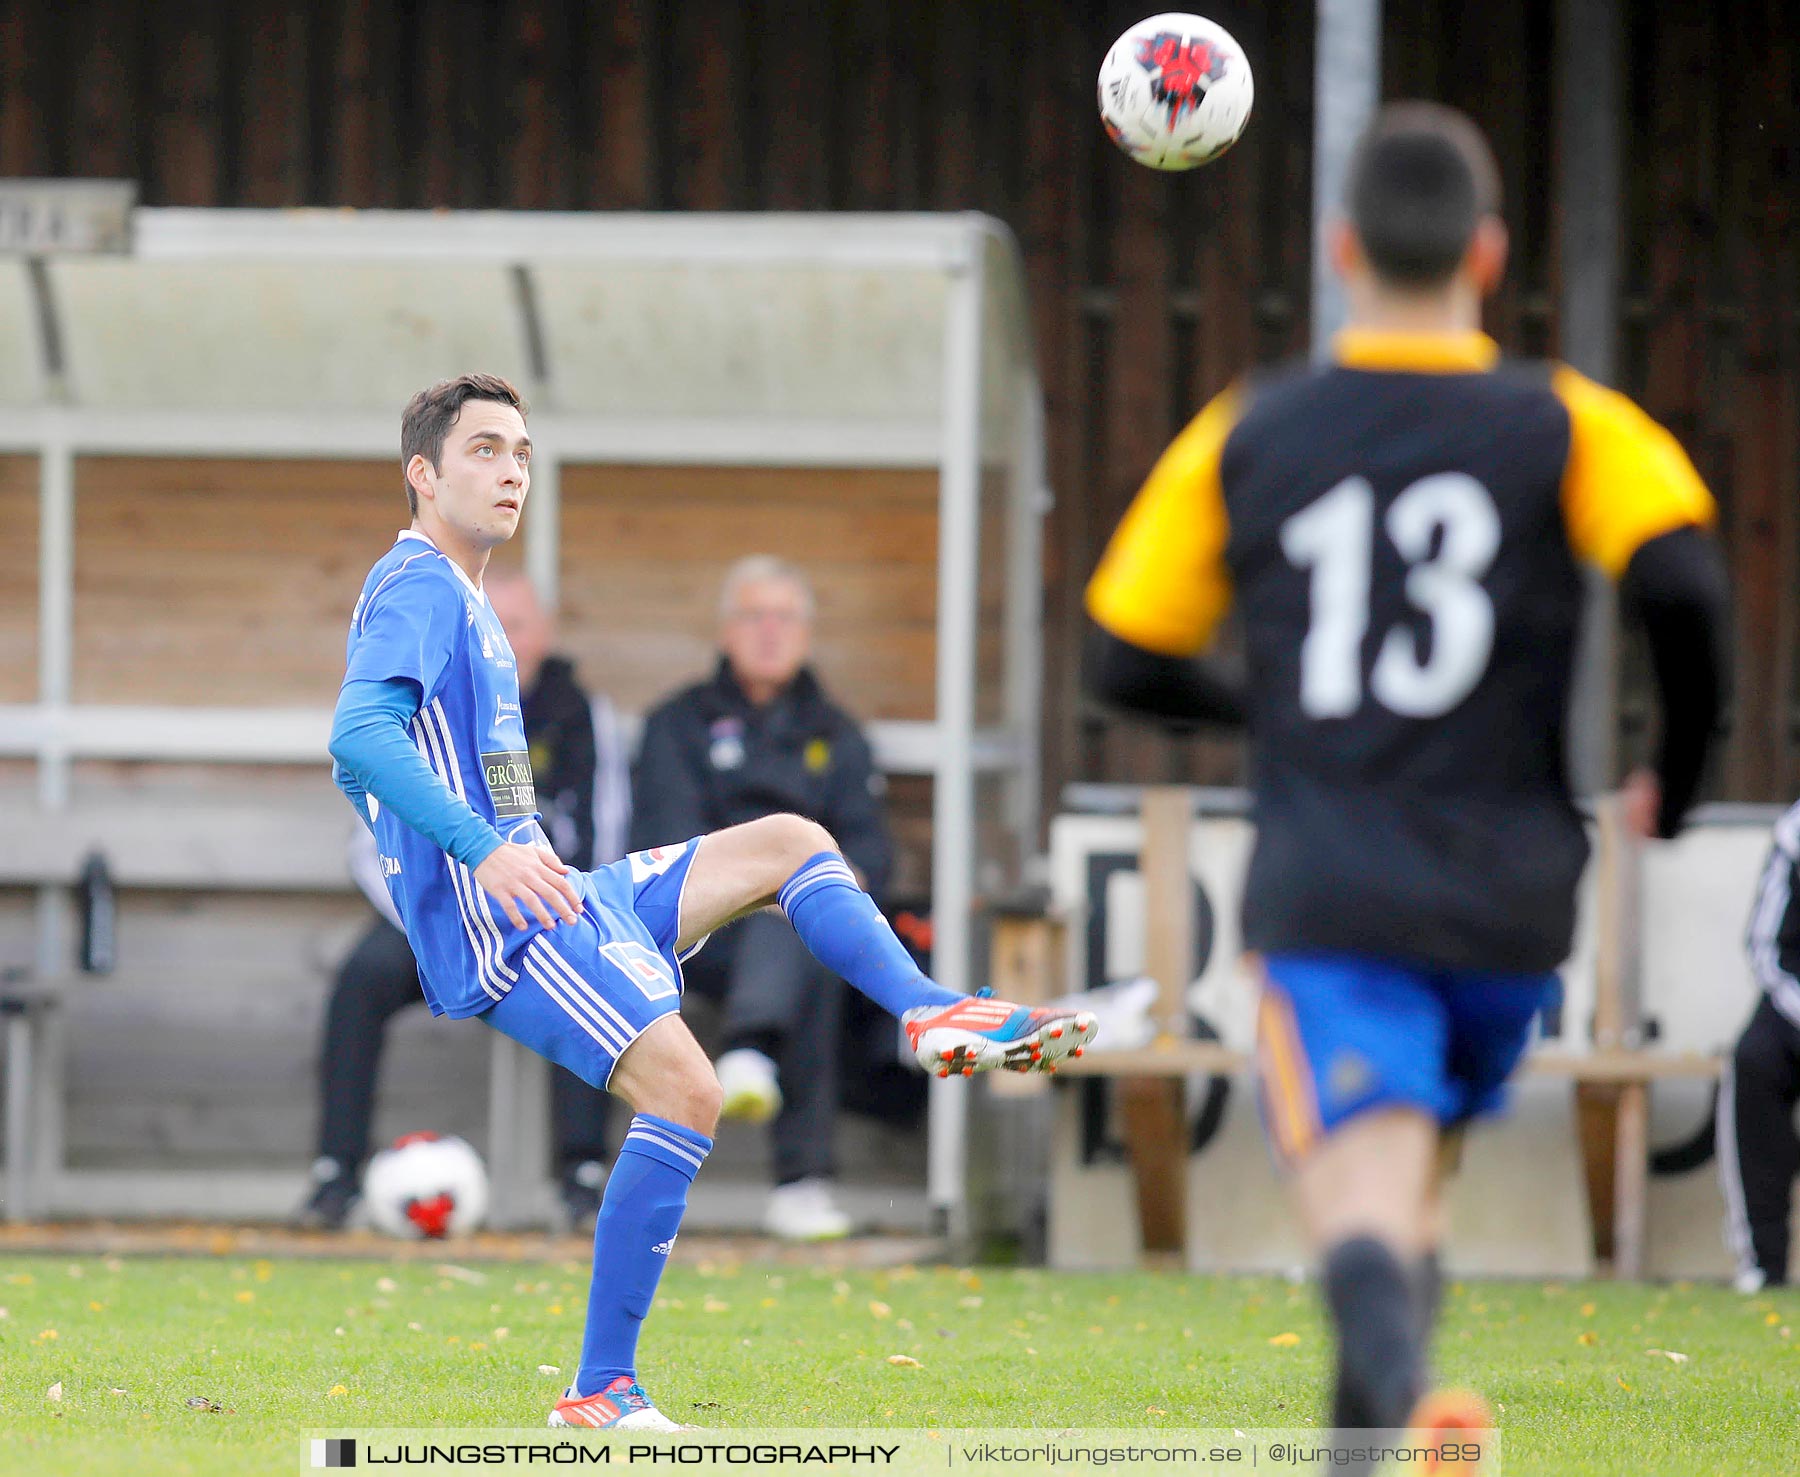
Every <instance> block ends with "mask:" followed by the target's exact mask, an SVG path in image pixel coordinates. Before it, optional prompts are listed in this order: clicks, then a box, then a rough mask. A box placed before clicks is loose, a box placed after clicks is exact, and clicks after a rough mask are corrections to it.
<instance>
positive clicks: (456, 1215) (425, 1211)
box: [363, 1133, 488, 1241]
mask: <svg viewBox="0 0 1800 1477" xmlns="http://www.w3.org/2000/svg"><path fill="white" fill-rule="evenodd" d="M363 1203H364V1204H365V1205H366V1206H367V1207H368V1210H369V1219H370V1220H371V1221H372V1222H373V1223H374V1225H375V1228H376V1229H377V1230H379V1231H385V1232H387V1234H388V1235H390V1236H402V1237H405V1238H407V1239H409V1240H413V1241H416V1240H418V1239H420V1238H421V1237H428V1238H431V1239H434V1240H435V1239H438V1238H441V1237H444V1236H460V1235H462V1234H464V1233H465V1232H467V1231H473V1230H475V1229H476V1227H478V1226H479V1225H480V1224H481V1221H482V1217H484V1216H485V1215H486V1214H487V1207H488V1177H487V1169H486V1168H485V1167H484V1166H483V1164H482V1162H481V1156H480V1155H479V1154H477V1153H476V1152H475V1150H474V1149H473V1148H472V1147H470V1145H469V1144H468V1142H467V1141H466V1140H464V1139H459V1138H456V1137H453V1136H446V1137H443V1138H439V1137H438V1135H436V1134H435V1133H409V1134H406V1135H405V1136H404V1137H402V1138H397V1139H395V1140H394V1147H393V1148H391V1149H383V1150H382V1151H381V1152H380V1153H379V1154H377V1155H376V1156H375V1157H374V1158H373V1159H371V1160H370V1161H369V1169H368V1173H366V1174H365V1175H364V1176H363Z"/></svg>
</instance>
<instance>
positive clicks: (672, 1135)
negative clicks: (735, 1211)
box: [570, 1113, 712, 1395]
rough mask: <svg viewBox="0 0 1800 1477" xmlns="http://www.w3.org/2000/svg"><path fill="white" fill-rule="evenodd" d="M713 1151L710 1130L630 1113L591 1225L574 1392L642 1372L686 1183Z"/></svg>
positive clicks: (591, 1391)
mask: <svg viewBox="0 0 1800 1477" xmlns="http://www.w3.org/2000/svg"><path fill="white" fill-rule="evenodd" d="M711 1150H712V1140H711V1139H709V1138H707V1137H706V1135H705V1134H702V1133H695V1132H694V1130H693V1129H691V1128H683V1127H682V1126H681V1125H680V1124H679V1123H671V1122H670V1121H669V1120H668V1119H667V1118H657V1117H655V1116H653V1115H652V1114H649V1113H639V1114H638V1115H637V1116H636V1117H635V1118H633V1119H632V1120H631V1127H630V1128H629V1129H628V1130H627V1131H626V1134H625V1142H624V1144H622V1145H621V1146H620V1148H619V1156H618V1158H617V1159H615V1160H614V1161H613V1167H612V1174H611V1175H609V1176H608V1177H607V1181H606V1194H605V1196H604V1197H603V1198H602V1199H601V1201H600V1218H599V1220H598V1221H596V1222H595V1225H594V1275H593V1285H592V1286H591V1287H590V1288H589V1290H588V1309H587V1330H586V1332H585V1333H584V1335H583V1337H582V1341H581V1369H580V1371H579V1372H578V1373H577V1374H576V1376H575V1383H574V1385H573V1386H571V1387H570V1393H571V1394H572V1395H592V1394H595V1393H597V1392H598V1391H600V1390H604V1389H605V1388H606V1387H607V1386H608V1385H609V1384H611V1383H612V1382H613V1381H614V1380H615V1379H617V1378H618V1377H619V1376H620V1375H622V1374H626V1375H630V1376H631V1377H632V1379H634V1380H635V1379H636V1378H637V1342H638V1333H639V1331H640V1330H641V1329H642V1328H643V1326H644V1317H645V1315H646V1314H648V1313H649V1311H650V1304H651V1301H652V1300H653V1299H654V1298H655V1297H656V1284H657V1283H658V1282H660V1281H661V1280H662V1273H663V1268H664V1267H665V1266H667V1265H668V1262H669V1253H670V1251H671V1250H673V1249H674V1246H675V1234H676V1232H677V1231H679V1230H680V1229H681V1216H682V1212H684V1211H685V1210H686V1209H687V1193H688V1186H689V1185H690V1184H692V1183H693V1180H694V1176H695V1174H697V1173H698V1172H699V1169H700V1166H701V1164H702V1163H704V1162H705V1160H706V1156H707V1154H708V1153H709V1152H711Z"/></svg>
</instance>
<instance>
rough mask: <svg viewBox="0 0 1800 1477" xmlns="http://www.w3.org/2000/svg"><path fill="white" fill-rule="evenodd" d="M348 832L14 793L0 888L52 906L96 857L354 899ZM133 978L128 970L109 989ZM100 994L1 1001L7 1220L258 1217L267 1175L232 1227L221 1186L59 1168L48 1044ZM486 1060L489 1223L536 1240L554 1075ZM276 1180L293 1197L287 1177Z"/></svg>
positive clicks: (63, 990) (521, 1060)
mask: <svg viewBox="0 0 1800 1477" xmlns="http://www.w3.org/2000/svg"><path fill="white" fill-rule="evenodd" d="M321 794H322V798H323V799H326V800H329V799H331V798H333V797H330V796H324V795H323V792H321ZM349 824H350V821H349V817H348V814H347V812H346V811H345V810H344V809H343V807H342V806H341V805H338V804H324V803H312V802H311V801H309V800H305V799H302V800H300V801H299V802H298V803H296V801H295V800H294V799H293V798H286V799H282V798H276V799H273V800H271V799H268V798H263V797H258V796H254V795H252V796H244V797H238V798H228V799H219V798H212V799H203V800H202V801H200V802H199V803H194V802H192V801H185V800H184V801H183V802H180V803H177V802H175V801H173V800H171V799H169V798H168V797H155V798H152V797H144V796H136V797H134V796H107V797H105V798H103V799H89V800H78V801H77V803H76V804H75V805H73V806H72V807H70V808H69V809H66V810H58V811H47V810H44V809H42V808H40V807H39V806H38V805H37V803H36V802H35V799H33V798H32V797H29V796H25V795H22V794H19V793H18V792H13V793H11V794H6V795H0V834H5V835H8V836H11V837H17V838H20V839H21V840H22V842H23V844H21V845H18V846H9V847H8V848H6V850H5V852H4V856H3V858H0V885H4V886H12V887H18V886H32V887H39V888H45V887H48V888H51V889H55V890H58V891H60V889H62V888H63V887H66V886H68V885H71V884H73V883H74V882H76V881H77V880H78V878H79V876H80V872H81V867H82V862H83V859H84V858H85V857H86V856H87V855H88V854H89V853H90V852H96V851H97V852H99V853H100V854H101V855H103V856H104V857H105V858H106V860H107V864H108V868H109V871H110V873H111V877H112V881H113V883H114V885H115V887H117V888H119V889H121V890H124V889H134V888H146V889H156V890H167V891H174V892H186V893H209V894H232V893H238V894H242V893H246V892H248V893H274V894H287V895H318V894H323V895H344V894H348V893H350V892H352V891H353V890H354V889H353V885H352V883H351V881H350V878H349V873H348V870H347V867H346V863H345V842H346V839H347V833H348V829H349ZM133 978H134V975H133V965H132V961H131V959H130V958H129V956H127V957H126V958H125V959H124V960H123V961H122V968H121V972H120V975H119V977H118V980H119V981H127V982H129V981H130V980H132V979H133ZM109 982H110V983H113V984H114V987H115V988H116V987H117V983H118V981H112V980H109V977H106V976H93V975H82V976H61V975H57V976H50V977H46V978H43V979H39V980H32V981H24V982H17V983H13V984H8V985H6V986H4V988H3V991H0V1002H10V1003H0V1014H3V1015H4V1019H5V1023H6V1042H7V1051H6V1058H5V1064H6V1083H7V1087H6V1109H7V1111H6V1126H5V1145H6V1152H7V1157H6V1171H5V1181H4V1183H5V1186H6V1205H5V1216H6V1218H7V1219H10V1220H22V1219H29V1218H36V1217H42V1216H44V1215H49V1214H57V1213H119V1212H120V1211H121V1210H122V1209H123V1208H124V1206H125V1205H126V1204H127V1203H133V1204H135V1203H138V1201H139V1199H141V1201H142V1204H143V1205H144V1206H145V1207H147V1208H149V1209H151V1210H153V1211H158V1212H163V1211H168V1210H170V1209H172V1208H174V1207H175V1206H177V1205H180V1204H182V1203H193V1204H194V1205H195V1206H196V1207H197V1209H196V1212H195V1213H199V1210H200V1209H206V1208H212V1209H215V1210H217V1212H218V1213H221V1214H233V1213H235V1214H243V1213H245V1211H246V1209H247V1208H248V1205H249V1203H250V1202H252V1201H254V1202H256V1203H257V1204H266V1202H267V1201H268V1200H269V1197H270V1194H271V1190H272V1187H271V1185H270V1179H271V1177H270V1176H269V1175H268V1174H256V1173H252V1174H250V1175H249V1176H247V1177H246V1178H245V1185H244V1187H242V1188H243V1191H244V1194H243V1198H244V1199H245V1207H244V1208H240V1209H238V1210H236V1211H233V1210H232V1209H231V1208H230V1206H229V1204H228V1202H229V1200H230V1195H229V1193H228V1192H229V1186H228V1185H224V1183H223V1182H225V1181H227V1180H229V1178H230V1177H229V1176H228V1175H210V1176H207V1177H206V1178H207V1179H208V1180H209V1181H218V1182H220V1183H221V1186H222V1188H221V1189H220V1190H219V1191H218V1192H217V1193H214V1192H213V1191H212V1190H211V1189H209V1190H208V1193H207V1195H206V1196H204V1197H201V1198H199V1199H196V1198H195V1197H194V1191H193V1187H192V1186H187V1187H186V1188H184V1184H185V1181H187V1180H192V1179H193V1178H194V1177H193V1176H192V1175H186V1176H184V1175H183V1174H182V1173H181V1172H179V1171H164V1170H131V1171H107V1172H106V1173H104V1174H103V1175H98V1174H97V1175H88V1174H87V1173H86V1172H83V1171H71V1170H69V1169H68V1168H67V1166H66V1157H65V1147H64V1145H65V1134H64V1131H63V1123H64V1116H65V1111H64V1110H65V1103H66V1097H67V1085H66V1080H67V1079H66V1065H67V1062H66V1055H67V1053H66V1048H65V1046H64V1043H63V1040H62V1033H61V1032H60V1031H59V1030H58V1029H57V1017H58V1015H59V1010H58V1007H59V1005H61V1004H62V1003H63V1002H64V1001H65V1000H66V999H68V992H69V991H71V990H72V989H76V988H80V989H82V990H85V991H93V990H105V989H106V988H107V987H108V984H109ZM488 1051H489V1053H490V1057H489V1060H490V1067H489V1078H488V1102H487V1125H488V1153H487V1161H488V1172H489V1179H490V1184H491V1187H492V1204H493V1206H494V1217H493V1218H494V1221H495V1224H496V1225H499V1226H502V1227H507V1226H512V1225H531V1224H537V1223H539V1222H540V1221H543V1220H544V1219H545V1218H546V1217H549V1216H552V1215H553V1214H554V1210H555V1206H556V1198H555V1184H554V1181H553V1180H552V1178H551V1172H550V1138H551V1134H550V1122H549V1095H548V1076H547V1071H546V1068H545V1066H544V1063H543V1062H542V1061H541V1060H540V1059H539V1058H537V1057H536V1056H535V1055H534V1054H533V1053H531V1052H529V1051H527V1050H526V1049H525V1048H524V1047H522V1046H520V1045H518V1044H517V1043H516V1042H514V1041H512V1040H511V1039H510V1038H508V1037H505V1036H502V1035H501V1034H500V1033H498V1032H493V1033H491V1041H490V1043H489V1046H488ZM309 1106H311V1105H310V1104H309ZM281 1179H282V1181H283V1183H284V1184H286V1183H287V1182H288V1181H292V1180H293V1176H292V1175H284V1176H282V1177H281ZM89 1180H92V1182H93V1183H92V1184H91V1185H90V1184H88V1183H87V1182H88V1181H89ZM165 1182H166V1183H165ZM90 1192H91V1193H90ZM140 1192H141V1193H140ZM274 1192H275V1193H279V1194H281V1195H282V1196H284V1197H285V1196H297V1195H298V1193H299V1186H298V1183H297V1181H294V1182H293V1183H292V1184H291V1186H290V1187H289V1188H285V1189H280V1188H276V1189H275V1190H274ZM221 1197H223V1198H221Z"/></svg>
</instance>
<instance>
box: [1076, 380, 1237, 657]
mask: <svg viewBox="0 0 1800 1477" xmlns="http://www.w3.org/2000/svg"><path fill="white" fill-rule="evenodd" d="M1239 401H1240V395H1239V391H1238V389H1237V387H1236V386H1233V387H1232V388H1231V389H1229V390H1226V391H1225V392H1224V393H1223V394H1221V395H1219V396H1218V397H1216V398H1215V399H1214V400H1213V401H1212V402H1211V403H1210V404H1208V405H1207V407H1206V409H1204V410H1202V411H1201V412H1200V414H1199V415H1197V416H1196V417H1195V418H1194V419H1193V421H1192V422H1190V423H1189V425H1188V427H1187V429H1186V430H1184V431H1183V432H1182V433H1181V434H1180V435H1179V436H1177V437H1176V438H1175V440H1174V441H1173V442H1171V443H1170V445H1169V449H1168V450H1167V451H1165V452H1164V453H1163V454H1162V456H1161V458H1160V459H1159V460H1158V461H1157V463H1156V465H1155V467H1153V468H1152V469H1151V472H1150V476H1149V478H1148V479H1147V480H1146V481H1145V483H1144V485H1143V487H1142V488H1141V489H1139V491H1138V495H1137V497H1136V498H1134V499H1133V500H1132V504H1131V506H1130V507H1129V508H1128V509H1126V512H1125V517H1124V519H1123V520H1122V521H1121V522H1120V524H1119V527H1118V530H1117V531H1116V532H1115V533H1114V534H1113V536H1112V542H1111V543H1109V544H1108V545H1107V546H1106V553H1105V554H1104V555H1103V556H1102V557H1101V560H1100V567H1099V568H1098V569H1097V570H1095V571H1094V577H1093V579H1091V580H1090V581H1088V587H1087V608H1088V614H1089V615H1091V616H1093V618H1094V619H1095V621H1097V622H1098V623H1099V624H1100V625H1101V626H1102V627H1103V628H1105V629H1106V630H1108V631H1110V632H1111V633H1112V634H1113V635H1115V636H1117V637H1118V638H1119V639H1120V640H1122V641H1129V642H1130V643H1131V644H1132V645H1133V646H1141V647H1143V648H1144V649H1145V650H1146V651H1155V652H1160V653H1162V654H1163V655H1165V656H1191V655H1193V654H1194V653H1195V652H1196V651H1199V650H1200V649H1201V648H1202V647H1204V646H1205V645H1207V643H1208V642H1210V641H1211V639H1212V635H1213V631H1214V630H1215V629H1216V628H1217V626H1218V624H1219V621H1220V620H1221V619H1222V618H1223V617H1224V614H1225V612H1226V611H1227V610H1228V609H1230V607H1231V576H1230V574H1229V573H1228V571H1227V570H1226V568H1225V539H1226V535H1227V534H1228V533H1229V532H1230V525H1229V523H1228V522H1227V520H1226V515H1225V494H1224V490H1223V488H1222V487H1221V486H1220V483H1219V455H1220V453H1221V451H1223V449H1224V446H1225V439H1226V437H1228V436H1229V435H1230V434H1231V430H1232V427H1233V426H1235V425H1236V424H1237V420H1238V412H1239V408H1240V406H1239Z"/></svg>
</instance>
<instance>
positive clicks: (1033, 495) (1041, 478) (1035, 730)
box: [1006, 370, 1051, 867]
mask: <svg viewBox="0 0 1800 1477" xmlns="http://www.w3.org/2000/svg"><path fill="white" fill-rule="evenodd" d="M1019 379H1020V384H1019V390H1018V396H1017V409H1016V410H1015V412H1014V414H1015V415H1017V416H1018V435H1017V438H1016V446H1015V449H1014V451H1013V458H1012V467H1011V473H1012V478H1013V486H1012V498H1011V508H1010V523H1011V527H1010V538H1009V543H1010V547H1011V555H1010V561H1009V563H1008V567H1007V573H1006V604H1007V612H1008V615H1007V632H1006V635H1007V643H1006V646H1007V650H1006V686H1007V694H1008V702H1007V713H1006V721H1007V727H1008V729H1009V730H1010V733H1009V737H1010V738H1011V739H1012V740H1013V742H1014V744H1015V745H1016V746H1017V748H1016V751H1015V757H1014V759H1013V790H1014V801H1013V809H1012V814H1011V815H1010V816H1009V817H1008V819H1009V820H1010V821H1011V823H1012V824H1013V826H1014V827H1015V828H1016V830H1017V835H1018V839H1019V860H1020V863H1021V866H1022V867H1023V866H1024V865H1025V864H1027V863H1029V862H1030V860H1031V858H1032V857H1033V856H1034V855H1036V853H1037V850H1038V847H1039V846H1040V845H1041V844H1042V838H1041V837H1040V836H1039V835H1038V819H1039V818H1038V805H1039V800H1040V796H1039V790H1040V788H1041V786H1042V783H1043V780H1042V774H1043V758H1042V734H1041V732H1040V729H1041V727H1042V724H1041V717H1042V714H1041V709H1042V707H1043V701H1044V698H1043V687H1044V681H1043V674H1044V578H1043V544H1044V528H1043V521H1044V515H1045V513H1046V512H1048V511H1049V508H1050V497H1051V494H1050V488H1049V486H1048V484H1047V482H1046V475H1045V467H1044V397H1043V393H1042V391H1041V390H1040V389H1039V388H1038V383H1037V376H1036V375H1035V374H1033V373H1031V372H1030V371H1029V370H1027V371H1026V372H1025V373H1023V374H1021V375H1020V377H1019Z"/></svg>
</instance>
